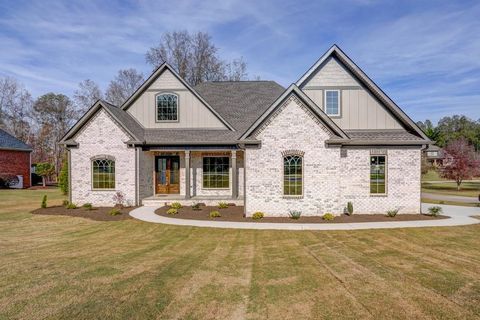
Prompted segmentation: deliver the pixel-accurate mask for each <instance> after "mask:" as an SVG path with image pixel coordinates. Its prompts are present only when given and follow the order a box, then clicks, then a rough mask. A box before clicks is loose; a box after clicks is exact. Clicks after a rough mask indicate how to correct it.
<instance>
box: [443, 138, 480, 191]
mask: <svg viewBox="0 0 480 320" xmlns="http://www.w3.org/2000/svg"><path fill="white" fill-rule="evenodd" d="M445 154H446V159H445V160H444V163H443V167H442V170H441V171H440V175H441V176H442V177H443V178H446V179H451V180H455V182H456V183H457V190H460V185H461V184H462V182H463V181H464V180H467V179H471V178H473V177H475V176H476V175H478V174H479V170H480V169H479V166H480V159H478V157H477V156H476V154H475V150H474V148H473V146H472V145H470V144H469V143H468V142H467V140H466V139H465V138H460V139H456V140H453V141H451V142H450V143H449V144H448V145H447V146H446V148H445Z"/></svg>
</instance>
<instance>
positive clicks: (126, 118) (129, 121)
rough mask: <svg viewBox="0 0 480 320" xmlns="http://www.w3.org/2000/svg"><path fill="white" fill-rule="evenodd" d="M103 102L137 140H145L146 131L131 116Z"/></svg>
mask: <svg viewBox="0 0 480 320" xmlns="http://www.w3.org/2000/svg"><path fill="white" fill-rule="evenodd" d="M101 102H102V105H103V106H105V108H107V109H108V110H109V111H110V112H111V113H112V114H113V115H114V116H115V117H116V118H117V119H118V121H120V122H122V124H123V125H124V126H125V127H126V128H127V129H128V130H130V131H131V132H132V133H133V134H134V135H135V137H136V138H137V139H139V140H143V139H144V129H143V128H142V126H141V125H140V124H139V123H138V122H137V121H136V120H135V119H134V118H133V117H132V116H131V115H129V114H128V113H127V112H126V111H124V110H122V109H120V108H118V107H116V106H114V105H113V104H111V103H109V102H107V101H105V100H101Z"/></svg>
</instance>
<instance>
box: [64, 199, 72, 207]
mask: <svg viewBox="0 0 480 320" xmlns="http://www.w3.org/2000/svg"><path fill="white" fill-rule="evenodd" d="M69 203H70V202H69V201H68V200H63V201H62V206H64V207H66V206H68V204H69Z"/></svg>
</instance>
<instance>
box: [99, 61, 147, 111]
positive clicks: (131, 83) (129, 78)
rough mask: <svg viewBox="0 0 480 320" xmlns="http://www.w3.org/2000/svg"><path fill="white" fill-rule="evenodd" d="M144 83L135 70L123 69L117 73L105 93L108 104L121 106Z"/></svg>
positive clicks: (140, 75)
mask: <svg viewBox="0 0 480 320" xmlns="http://www.w3.org/2000/svg"><path fill="white" fill-rule="evenodd" d="M143 82H144V78H143V74H142V73H140V72H138V71H137V70H135V69H133V68H131V69H125V70H120V71H118V74H117V76H116V77H115V79H113V80H112V81H111V82H110V84H109V86H108V88H107V91H106V93H105V98H106V100H107V101H108V102H110V103H112V104H114V105H116V106H121V105H122V104H123V103H124V102H125V101H126V100H127V99H128V98H129V97H130V96H131V95H132V94H133V93H134V92H135V90H137V89H138V88H139V87H140V86H141V85H142V83H143Z"/></svg>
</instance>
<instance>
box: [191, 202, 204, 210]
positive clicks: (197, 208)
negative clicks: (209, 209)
mask: <svg viewBox="0 0 480 320" xmlns="http://www.w3.org/2000/svg"><path fill="white" fill-rule="evenodd" d="M192 210H195V211H198V210H202V209H201V208H200V203H194V204H192Z"/></svg>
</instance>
